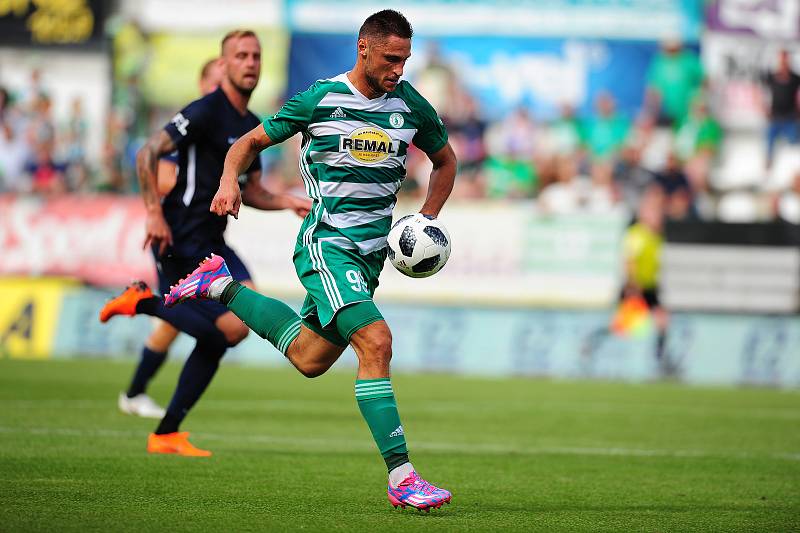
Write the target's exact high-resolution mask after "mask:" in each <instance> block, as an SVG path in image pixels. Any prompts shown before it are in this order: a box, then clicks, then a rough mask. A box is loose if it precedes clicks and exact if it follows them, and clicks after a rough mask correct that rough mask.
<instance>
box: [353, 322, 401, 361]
mask: <svg viewBox="0 0 800 533" xmlns="http://www.w3.org/2000/svg"><path fill="white" fill-rule="evenodd" d="M350 341H351V342H352V343H353V347H354V348H355V349H356V352H357V353H359V357H361V359H362V360H363V361H364V362H371V361H374V362H385V363H388V362H389V361H390V360H391V359H392V332H391V331H390V330H389V326H387V325H386V322H383V321H381V322H375V323H372V324H369V325H368V326H364V327H363V328H361V329H359V330H358V331H357V332H356V333H355V334H354V335H353V336H352V337H350Z"/></svg>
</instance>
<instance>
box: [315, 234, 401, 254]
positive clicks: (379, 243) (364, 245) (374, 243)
mask: <svg viewBox="0 0 800 533" xmlns="http://www.w3.org/2000/svg"><path fill="white" fill-rule="evenodd" d="M319 242H327V243H330V244H333V245H334V246H338V247H339V248H345V249H347V250H358V253H360V254H361V255H367V254H371V253H372V252H374V251H375V250H380V249H381V248H384V247H385V246H386V237H378V238H377V239H367V240H366V241H360V242H353V241H351V240H350V239H348V238H347V237H322V238H321V239H319Z"/></svg>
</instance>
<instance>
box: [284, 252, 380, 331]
mask: <svg viewBox="0 0 800 533" xmlns="http://www.w3.org/2000/svg"><path fill="white" fill-rule="evenodd" d="M386 254H387V249H386V248H384V249H382V250H378V251H376V252H372V253H370V254H367V255H361V254H359V253H358V251H356V250H347V249H345V248H340V247H338V246H334V245H332V244H329V243H327V242H324V241H323V242H315V243H311V244H308V245H305V246H301V245H298V246H296V247H295V251H294V268H295V270H296V271H297V276H298V277H299V278H300V283H302V284H303V287H305V289H306V291H307V294H306V299H305V301H304V302H303V308H302V309H301V311H300V316H301V317H303V323H304V324H305V325H306V326H307V327H309V328H310V329H311V330H313V331H316V332H317V333H318V334H320V335H322V336H323V337H325V338H326V339H328V340H329V341H331V342H333V343H334V344H338V345H340V346H347V344H348V341H349V339H350V335H352V334H353V333H354V332H355V331H357V327H363V326H366V325H368V324H370V323H372V322H376V321H377V320H383V317H382V316H381V314H380V312H379V311H378V310H377V308H376V307H375V304H374V303H373V302H372V296H373V294H375V289H377V288H378V276H380V273H381V269H383V263H384V261H386ZM359 302H368V303H369V305H358V306H355V307H353V304H357V303H359ZM345 308H352V309H348V312H346V313H340V312H341V311H342V310H343V309H345ZM340 318H342V320H340ZM339 322H344V323H343V324H339ZM354 328H355V329H354Z"/></svg>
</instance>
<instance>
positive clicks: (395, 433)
mask: <svg viewBox="0 0 800 533" xmlns="http://www.w3.org/2000/svg"><path fill="white" fill-rule="evenodd" d="M402 435H405V433H403V426H397V429H395V430H394V431H392V432H391V433H389V438H392V437H400V436H402Z"/></svg>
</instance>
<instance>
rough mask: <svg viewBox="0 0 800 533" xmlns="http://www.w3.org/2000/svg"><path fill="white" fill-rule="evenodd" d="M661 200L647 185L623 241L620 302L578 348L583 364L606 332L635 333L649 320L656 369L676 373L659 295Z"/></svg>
mask: <svg viewBox="0 0 800 533" xmlns="http://www.w3.org/2000/svg"><path fill="white" fill-rule="evenodd" d="M664 203H665V195H664V191H663V189H661V187H658V186H652V187H650V188H649V189H647V190H646V191H645V193H644V195H643V196H642V199H641V201H640V204H639V209H638V213H637V217H636V221H635V222H634V223H633V224H632V225H631V226H630V227H629V228H628V229H627V231H626V232H625V236H624V237H623V241H622V254H623V265H624V280H623V285H622V291H621V292H620V303H619V305H618V307H617V310H616V311H615V313H614V316H613V317H612V319H611V323H610V324H609V325H608V326H604V327H602V328H600V329H598V330H595V331H593V332H591V333H590V334H589V335H588V336H587V337H586V339H585V341H584V343H583V346H582V349H581V356H582V358H583V364H584V366H586V365H588V364H589V363H590V362H591V358H592V354H593V353H594V352H596V351H597V349H598V347H599V346H600V345H601V343H602V341H603V340H604V339H605V338H606V337H607V336H608V335H609V334H611V333H613V334H615V335H620V336H630V335H636V334H637V332H639V331H641V329H645V328H647V325H648V324H649V323H652V324H653V325H654V326H655V328H656V332H657V340H656V351H655V355H656V360H657V361H658V364H659V368H660V370H661V372H662V373H663V374H667V375H669V374H673V373H674V372H675V368H674V365H673V364H672V362H671V361H670V360H669V358H668V357H667V355H666V351H665V345H666V339H667V328H668V326H669V313H668V312H667V310H666V309H665V308H664V307H663V306H662V305H661V302H660V300H659V297H658V281H659V271H660V266H661V248H662V244H663V241H664V238H663V220H664ZM649 318H652V322H651V321H650V320H649Z"/></svg>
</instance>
